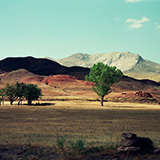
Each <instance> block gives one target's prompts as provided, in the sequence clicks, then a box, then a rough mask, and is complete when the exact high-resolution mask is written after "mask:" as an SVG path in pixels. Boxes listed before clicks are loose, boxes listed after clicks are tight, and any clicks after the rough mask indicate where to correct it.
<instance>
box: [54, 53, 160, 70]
mask: <svg viewBox="0 0 160 160" xmlns="http://www.w3.org/2000/svg"><path fill="white" fill-rule="evenodd" d="M57 62H58V63H60V64H62V65H65V66H68V67H70V66H83V67H89V68H90V67H91V66H92V65H93V64H95V63H98V62H102V63H104V64H107V65H109V66H116V67H117V68H118V69H121V70H122V71H123V72H156V73H160V64H158V63H155V62H152V61H149V60H145V59H143V58H142V57H141V56H140V55H139V54H134V53H131V52H110V53H99V54H92V55H90V54H83V53H76V54H73V55H71V56H69V57H66V58H63V59H59V60H57Z"/></svg>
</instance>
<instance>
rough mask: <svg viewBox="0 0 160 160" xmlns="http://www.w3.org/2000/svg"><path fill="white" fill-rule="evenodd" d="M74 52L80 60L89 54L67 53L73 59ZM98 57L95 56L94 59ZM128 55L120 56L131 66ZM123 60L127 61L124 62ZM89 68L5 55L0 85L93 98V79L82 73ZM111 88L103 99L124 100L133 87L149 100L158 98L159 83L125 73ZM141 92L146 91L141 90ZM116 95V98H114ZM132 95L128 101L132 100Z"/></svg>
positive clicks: (0, 65)
mask: <svg viewBox="0 0 160 160" xmlns="http://www.w3.org/2000/svg"><path fill="white" fill-rule="evenodd" d="M125 54H126V53H125ZM100 55H101V54H100ZM118 55H119V56H118ZM120 55H121V54H117V57H119V58H120V57H121V56H122V57H123V54H122V55H121V56H120ZM129 55H132V56H133V57H134V58H133V59H134V60H137V59H139V60H137V62H139V63H140V62H141V61H142V62H143V61H146V60H143V59H142V58H141V57H140V56H138V55H134V54H130V53H128V57H130V56H129ZM77 56H78V57H79V59H81V61H84V60H85V59H86V57H88V59H90V58H91V57H90V56H89V55H83V54H75V55H73V56H71V57H72V58H73V63H75V62H76V61H78V57H77ZM135 56H136V57H137V59H136V58H135ZM74 57H77V60H75V59H76V58H74ZM99 58H102V59H103V57H101V56H99ZM99 58H98V56H97V59H99ZM131 59H132V58H131V57H130V58H128V59H127V58H126V59H125V58H124V60H125V61H124V62H123V63H124V65H125V66H127V65H128V66H129V65H130V66H131V61H132V60H131ZM85 61H87V60H85ZM106 61H107V59H106ZM97 62H98V60H97V61H95V63H97ZM110 62H111V63H110V64H116V63H115V59H114V58H113V59H112V61H110ZM127 62H128V63H130V64H128V63H127ZM147 62H148V63H147ZM86 63H87V62H86ZM88 63H89V60H88ZM139 63H137V66H139V65H138V64H139ZM145 63H146V66H147V64H149V63H150V64H152V65H151V68H152V69H151V71H152V70H153V68H155V72H158V71H159V69H160V68H158V66H159V64H154V62H150V61H146V62H145ZM117 64H119V66H120V63H118V62H117ZM133 64H134V63H133V62H132V66H133ZM90 65H91V64H90ZM121 65H122V64H121ZM89 71H90V69H89V68H86V67H80V66H72V67H65V66H63V65H60V64H59V63H57V62H55V61H53V60H49V59H47V58H33V57H17V58H6V59H4V60H1V61H0V89H1V88H3V87H5V85H6V83H10V84H13V83H16V82H23V83H33V84H36V85H38V86H39V87H40V88H41V89H42V94H43V99H48V100H50V99H53V97H54V98H56V97H59V96H60V98H61V99H62V97H67V99H68V98H69V97H70V98H71V99H72V98H77V97H78V98H82V99H90V98H93V99H97V98H98V97H97V95H96V94H95V93H94V92H93V91H92V89H91V88H92V85H93V83H92V82H87V81H84V79H85V76H86V75H88V73H89ZM130 73H131V72H130ZM132 73H133V72H132ZM149 73H151V72H149ZM153 74H159V73H154V72H152V76H153ZM112 91H113V92H112V93H111V94H109V97H107V99H108V98H110V99H111V100H112V101H120V100H119V98H120V99H121V100H122V99H124V100H125V101H126V98H127V97H128V96H129V97H135V94H134V92H135V91H145V92H149V93H151V94H152V95H153V99H149V102H150V101H153V102H155V100H154V98H156V100H158V101H160V84H159V83H157V82H155V81H152V80H147V79H145V80H137V79H134V78H131V77H128V76H124V77H123V78H121V80H120V82H119V83H115V84H114V85H113V86H112ZM123 92H125V94H122V93H123ZM138 93H141V92H138ZM143 95H147V94H146V93H143ZM116 98H118V100H117V99H116ZM133 99H136V100H134V101H135V102H137V98H133ZM133 99H132V100H131V101H133ZM127 100H129V98H127ZM122 101H123V100H122ZM140 101H141V102H143V101H148V99H146V98H145V99H143V98H142V99H140ZM138 102H139V100H138Z"/></svg>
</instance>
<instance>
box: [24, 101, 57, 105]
mask: <svg viewBox="0 0 160 160" xmlns="http://www.w3.org/2000/svg"><path fill="white" fill-rule="evenodd" d="M23 105H27V106H28V104H23ZM51 105H55V103H39V102H38V103H35V104H31V105H29V106H51Z"/></svg>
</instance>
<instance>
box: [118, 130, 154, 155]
mask: <svg viewBox="0 0 160 160" xmlns="http://www.w3.org/2000/svg"><path fill="white" fill-rule="evenodd" d="M122 136H123V137H124V139H123V140H122V141H121V147H119V148H118V149H117V151H118V152H119V153H122V152H125V153H126V152H127V153H128V152H133V153H134V152H135V153H137V152H138V153H153V151H154V147H153V142H152V140H151V139H149V138H144V137H137V135H136V134H134V133H123V134H122Z"/></svg>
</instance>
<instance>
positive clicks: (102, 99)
mask: <svg viewBox="0 0 160 160" xmlns="http://www.w3.org/2000/svg"><path fill="white" fill-rule="evenodd" d="M103 98H104V96H102V97H101V106H103Z"/></svg>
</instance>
